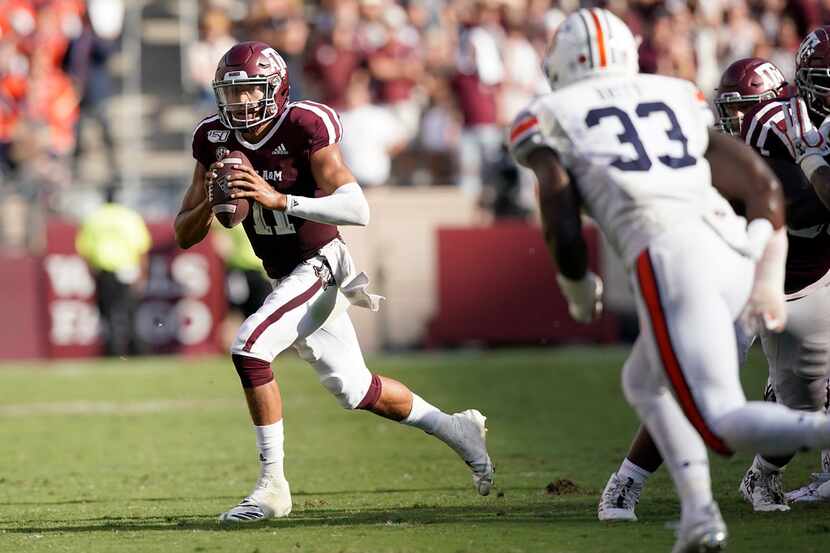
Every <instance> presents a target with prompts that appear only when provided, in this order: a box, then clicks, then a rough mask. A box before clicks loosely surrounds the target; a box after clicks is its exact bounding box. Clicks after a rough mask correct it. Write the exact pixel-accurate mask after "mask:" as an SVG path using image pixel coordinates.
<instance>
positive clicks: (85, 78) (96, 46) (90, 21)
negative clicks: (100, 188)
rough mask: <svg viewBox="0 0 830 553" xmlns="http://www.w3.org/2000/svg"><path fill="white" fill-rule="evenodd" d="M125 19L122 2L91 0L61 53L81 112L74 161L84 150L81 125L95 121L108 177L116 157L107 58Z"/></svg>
mask: <svg viewBox="0 0 830 553" xmlns="http://www.w3.org/2000/svg"><path fill="white" fill-rule="evenodd" d="M123 20H124V6H123V4H121V2H120V1H119V0H94V1H92V2H90V4H89V7H88V10H87V12H86V13H85V14H84V17H83V20H82V27H81V30H80V33H79V34H78V36H77V37H75V38H74V39H73V40H72V42H70V43H69V46H68V48H67V52H66V55H65V57H64V64H63V65H64V68H65V69H66V72H67V74H68V75H69V77H70V78H71V79H72V81H73V83H74V85H75V91H76V93H77V95H78V96H79V98H80V106H79V107H80V114H79V117H78V120H77V123H76V125H75V150H74V154H73V159H74V162H75V167H76V171H75V173H76V174H77V164H78V161H79V160H80V157H81V155H82V153H83V149H84V147H83V146H84V145H83V134H82V131H83V127H84V124H85V123H86V122H87V121H94V122H95V123H96V124H97V125H98V127H99V128H100V130H101V138H102V142H103V145H104V148H103V150H104V153H105V154H106V157H107V162H108V164H109V173H110V181H111V182H112V181H114V180H115V176H116V174H117V166H118V164H117V161H116V158H115V142H114V140H113V135H112V129H111V126H110V121H109V116H108V115H107V106H108V102H109V99H110V97H111V96H112V93H113V82H112V77H111V75H110V70H109V66H108V62H109V59H110V56H111V55H112V54H113V53H114V51H115V50H116V48H117V41H118V38H119V36H120V35H121V22H123Z"/></svg>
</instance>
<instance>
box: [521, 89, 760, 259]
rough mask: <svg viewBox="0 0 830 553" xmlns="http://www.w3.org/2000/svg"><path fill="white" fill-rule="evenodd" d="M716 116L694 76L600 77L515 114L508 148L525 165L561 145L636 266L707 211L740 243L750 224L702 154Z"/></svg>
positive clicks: (606, 229)
mask: <svg viewBox="0 0 830 553" xmlns="http://www.w3.org/2000/svg"><path fill="white" fill-rule="evenodd" d="M713 123H714V119H713V116H712V112H711V110H710V109H709V107H708V105H707V104H706V100H705V98H704V97H703V94H702V93H701V92H700V91H699V90H698V89H697V88H696V87H695V86H694V85H693V84H692V83H690V82H688V81H684V80H681V79H675V78H671V77H663V76H658V75H636V76H634V77H628V78H622V77H602V78H594V79H586V80H584V81H580V82H577V83H575V84H573V85H570V86H567V87H565V88H563V89H561V90H558V91H556V92H553V93H551V94H548V95H545V96H542V97H540V98H538V99H537V100H535V101H534V102H533V103H532V104H531V105H530V106H529V107H528V108H527V109H526V110H525V111H523V112H522V113H520V114H519V116H518V117H517V118H516V121H515V123H514V124H513V127H512V129H511V132H510V146H511V150H512V152H513V155H514V157H515V158H516V160H517V161H518V162H519V163H521V164H524V165H526V164H527V163H526V162H527V155H528V154H529V153H530V152H531V151H533V150H534V149H535V148H538V147H540V146H542V147H550V148H552V149H553V150H554V151H556V152H557V154H558V155H559V158H560V160H561V162H562V164H563V166H564V167H565V168H566V169H567V170H568V172H569V173H570V175H571V177H572V179H573V181H574V184H575V186H576V187H577V190H578V191H579V194H580V196H581V197H582V201H583V204H584V205H585V207H586V209H587V210H588V212H589V213H590V215H591V216H592V217H593V218H594V219H595V220H596V222H597V224H598V225H599V226H600V228H601V229H602V231H603V233H605V235H606V236H607V237H608V239H609V240H610V242H611V244H612V245H613V246H614V248H615V249H616V250H617V252H618V253H619V254H620V255H621V257H622V258H623V260H624V261H625V263H626V264H627V265H629V266H630V264H631V263H632V262H633V260H634V259H635V258H636V256H637V255H638V254H639V253H640V252H641V251H642V250H643V249H644V248H645V247H647V246H648V244H649V242H650V241H651V239H652V238H654V237H655V236H657V235H659V234H661V233H663V232H664V231H665V230H667V229H669V228H676V227H677V225H682V224H683V222H684V220H689V219H690V218H695V219H697V220H700V218H701V217H704V218H705V219H706V220H708V221H710V222H712V223H713V224H714V225H715V226H716V229H717V230H720V231H721V234H722V235H724V238H728V237H727V236H725V235H726V234H729V235H732V236H731V238H732V239H728V241H730V242H733V243H734V242H735V241H736V239H737V242H740V241H741V237H742V236H743V228H744V222H743V220H742V219H741V218H739V217H737V216H736V215H735V214H734V211H733V210H732V208H731V207H730V206H729V204H728V203H727V202H726V200H724V199H723V198H722V197H721V196H720V194H718V192H717V191H716V190H715V189H714V188H713V187H712V183H711V174H710V168H709V163H708V162H707V161H706V160H705V159H704V157H703V154H704V153H705V152H706V148H707V147H708V144H709V137H708V132H709V128H710V127H711V126H712V125H713ZM719 227H720V228H719ZM727 229H728V232H727ZM736 229H739V230H736Z"/></svg>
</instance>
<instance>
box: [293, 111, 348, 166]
mask: <svg viewBox="0 0 830 553" xmlns="http://www.w3.org/2000/svg"><path fill="white" fill-rule="evenodd" d="M291 107H292V110H291V111H292V116H293V117H294V121H295V122H296V123H297V124H298V125H299V126H300V127H301V128H302V129H303V130H304V131H305V136H304V141H305V146H306V148H307V149H308V155H309V156H310V155H311V154H313V153H314V152H316V151H317V150H319V149H321V148H325V147H326V146H330V145H331V144H338V143H339V142H340V139H341V138H343V126H342V125H341V124H340V116H338V115H337V112H336V111H334V110H333V109H332V108H330V107H329V106H327V105H326V104H321V103H319V102H311V101H308V100H303V101H301V102H296V103H294V104H292V106H291Z"/></svg>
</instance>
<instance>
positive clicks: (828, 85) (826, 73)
mask: <svg viewBox="0 0 830 553" xmlns="http://www.w3.org/2000/svg"><path fill="white" fill-rule="evenodd" d="M795 82H796V85H797V86H798V90H799V92H800V93H801V95H802V96H803V97H804V101H805V102H806V104H807V107H808V108H809V109H810V111H812V112H813V113H815V114H816V115H818V116H819V117H821V118H824V117H827V116H828V115H830V68H817V67H803V68H801V69H799V70H798V71H796V74H795Z"/></svg>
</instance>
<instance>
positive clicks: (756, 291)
mask: <svg viewBox="0 0 830 553" xmlns="http://www.w3.org/2000/svg"><path fill="white" fill-rule="evenodd" d="M786 259H787V233H786V230H785V229H784V228H783V227H782V228H780V229H778V230H777V231H775V232H774V233H773V234H772V236H771V237H770V239H769V241H768V242H767V244H766V248H765V249H764V253H763V255H762V256H761V259H760V260H759V261H758V262H757V263H756V264H755V279H754V282H753V285H752V292H751V293H750V294H749V301H747V304H746V307H745V308H744V310H743V313H741V323H742V324H743V326H744V328H745V329H746V331H747V332H749V333H752V334H757V333H758V332H759V331H761V330H762V329H764V330H767V331H770V332H781V331H783V330H784V327H785V326H786V325H787V304H786V302H785V300H784V265H785V262H786Z"/></svg>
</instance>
